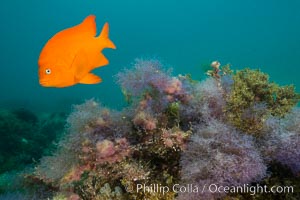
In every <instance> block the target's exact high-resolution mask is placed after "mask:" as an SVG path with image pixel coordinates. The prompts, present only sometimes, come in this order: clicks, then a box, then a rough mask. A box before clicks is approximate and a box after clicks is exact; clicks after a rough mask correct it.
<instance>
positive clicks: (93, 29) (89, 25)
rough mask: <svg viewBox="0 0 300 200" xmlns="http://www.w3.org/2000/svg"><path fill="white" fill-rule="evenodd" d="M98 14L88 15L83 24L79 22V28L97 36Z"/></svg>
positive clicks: (83, 31)
mask: <svg viewBox="0 0 300 200" xmlns="http://www.w3.org/2000/svg"><path fill="white" fill-rule="evenodd" d="M95 19H96V16H95V15H89V16H87V17H86V18H85V19H84V20H83V21H82V23H81V24H79V26H78V28H79V29H80V31H81V32H82V33H88V34H89V35H91V36H93V37H94V36H96V34H97V26H96V22H95Z"/></svg>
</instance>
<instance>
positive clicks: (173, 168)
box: [3, 59, 300, 200]
mask: <svg viewBox="0 0 300 200" xmlns="http://www.w3.org/2000/svg"><path fill="white" fill-rule="evenodd" d="M171 72H172V71H171V70H169V69H165V68H164V66H163V64H162V63H161V62H160V61H158V60H143V59H137V60H136V61H135V63H134V64H133V66H132V68H130V69H125V70H124V71H123V72H120V73H119V74H117V75H116V82H117V83H118V84H119V85H120V87H121V89H122V92H123V93H124V96H125V99H126V101H127V103H128V106H127V107H126V108H124V109H123V110H121V111H117V110H112V109H109V108H107V107H104V106H102V105H101V103H100V102H98V101H96V100H94V99H91V100H87V101H86V102H85V103H83V104H81V105H75V106H74V107H73V112H72V113H71V114H70V115H69V117H68V118H67V125H66V130H65V131H66V132H67V134H66V135H65V136H64V137H63V138H62V139H61V141H60V142H59V143H58V145H57V149H56V150H55V151H53V153H52V154H51V155H48V156H44V157H42V158H41V160H40V162H39V163H38V164H37V165H36V166H35V167H34V169H32V170H31V171H29V172H26V173H24V174H23V176H24V180H23V187H24V188H26V187H28V188H31V191H32V194H33V195H34V196H31V197H30V198H29V196H30V195H29V194H27V195H28V198H29V199H47V198H49V199H53V200H62V199H69V200H79V199H84V200H110V199H114V200H131V199H132V200H144V199H145V200H146V199H147V200H173V199H174V200H175V199H176V200H201V199H205V200H210V199H300V191H299V187H300V109H299V108H298V107H297V103H298V101H299V99H300V96H299V94H297V93H296V92H295V88H294V86H292V85H289V86H279V85H277V84H276V83H273V82H271V81H269V77H268V75H267V74H265V73H263V72H261V71H260V70H253V69H248V68H247V69H243V70H239V71H233V70H231V69H230V66H229V65H225V66H220V65H219V63H214V64H213V65H212V70H209V71H208V72H207V78H206V79H205V80H202V81H196V80H193V79H192V77H191V76H190V75H178V76H173V75H172V73H171ZM257 184H261V185H266V186H267V187H268V188H269V187H272V186H274V185H279V186H280V185H281V186H285V185H292V186H294V190H293V193H279V192H277V193H268V194H264V193H257V194H249V193H242V192H229V193H227V192H225V191H217V192H211V191H210V190H209V189H208V186H210V185H217V186H223V187H225V186H228V187H238V186H242V185H247V186H252V185H253V186H254V185H257ZM205 187H207V188H205ZM32 188H34V189H32ZM9 195H16V196H18V195H19V194H7V197H6V198H7V199H9ZM36 196H39V197H36ZM3 198H4V199H5V197H4V196H3ZM23 198H25V197H23ZM15 199H17V198H15Z"/></svg>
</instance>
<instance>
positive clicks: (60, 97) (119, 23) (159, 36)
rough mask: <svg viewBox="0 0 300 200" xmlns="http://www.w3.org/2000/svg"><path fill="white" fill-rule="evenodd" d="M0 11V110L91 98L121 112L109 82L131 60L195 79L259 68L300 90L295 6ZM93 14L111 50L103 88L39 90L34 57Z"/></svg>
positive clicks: (175, 4)
mask: <svg viewBox="0 0 300 200" xmlns="http://www.w3.org/2000/svg"><path fill="white" fill-rule="evenodd" d="M1 4H2V5H1V7H0V23H1V32H0V36H1V37H0V38H1V39H0V40H1V46H0V48H1V49H0V51H1V54H0V60H1V67H0V74H1V79H0V91H1V95H0V106H1V107H27V108H29V109H32V110H37V111H49V110H68V109H69V108H70V105H71V104H74V103H78V102H82V101H83V100H84V99H89V98H92V97H95V98H97V99H99V100H100V101H101V102H103V104H104V105H107V106H110V107H113V108H120V107H121V106H123V105H124V101H123V97H122V94H121V91H120V89H119V87H118V86H117V85H116V83H115V79H114V78H113V76H114V75H115V74H116V73H118V72H119V71H120V70H121V69H123V68H124V67H130V64H131V63H132V62H133V60H134V59H135V58H137V57H158V58H160V59H161V60H163V61H164V62H165V63H168V64H169V65H170V66H172V67H173V68H174V73H183V74H184V73H190V74H192V76H193V77H194V78H196V79H199V78H200V77H201V76H202V74H203V71H202V70H201V67H200V66H201V65H202V64H203V63H209V62H211V61H213V60H219V61H220V62H221V63H222V64H226V63H231V64H232V66H233V68H235V69H241V68H244V67H251V68H260V69H261V70H262V71H264V72H267V73H269V74H270V76H271V78H272V80H274V81H276V82H278V83H280V84H290V83H293V84H295V85H296V87H297V90H298V91H299V88H300V79H299V73H298V71H299V70H298V68H299V58H300V37H299V35H300V12H299V8H300V1H298V0H290V1H279V0H266V1H260V0H251V1H250V0H248V1H238V0H227V1H225V0H211V1H195V0H193V1H184V2H183V1H177V0H172V1H171V0H165V1H159V0H151V1H150V0H147V1H146V0H145V1H140V0H139V1H138V0H130V1H120V0H119V1H114V0H112V1H101V0H89V1H87V0H64V1H62V0H60V1H58V0H51V1H50V0H44V1H40V0H39V1H38V0H29V1H21V0H13V1H5V2H2V3H1ZM89 14H95V15H96V17H97V18H96V21H97V26H98V32H99V31H100V29H101V27H102V26H103V24H104V23H105V22H106V21H108V22H109V23H110V28H111V29H110V38H111V40H112V41H114V43H115V44H116V46H117V50H111V49H106V50H104V53H105V55H106V56H107V57H108V59H109V61H110V64H109V65H108V66H105V67H102V68H98V69H96V70H95V71H94V72H95V73H96V74H98V75H100V76H101V77H102V79H103V83H101V84H97V85H76V86H73V87H69V88H62V89H57V88H43V87H41V86H40V85H39V83H38V76H37V60H38V56H39V53H40V51H41V49H42V47H43V46H44V44H45V43H46V41H47V40H48V39H49V38H51V37H52V36H53V35H54V34H55V33H57V32H58V31H60V30H63V29H65V28H67V27H71V26H74V25H76V24H78V23H80V22H81V21H82V20H83V19H84V18H85V17H86V16H87V15H89Z"/></svg>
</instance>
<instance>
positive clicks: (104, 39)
mask: <svg viewBox="0 0 300 200" xmlns="http://www.w3.org/2000/svg"><path fill="white" fill-rule="evenodd" d="M108 34H109V25H108V23H107V22H106V23H105V24H104V26H103V28H102V31H101V33H100V36H99V37H98V38H99V39H100V40H101V45H103V47H104V48H111V49H116V46H115V44H114V43H113V42H112V41H111V40H110V39H109V37H108Z"/></svg>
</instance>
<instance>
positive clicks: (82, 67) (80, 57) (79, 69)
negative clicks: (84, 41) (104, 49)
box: [71, 49, 91, 80]
mask: <svg viewBox="0 0 300 200" xmlns="http://www.w3.org/2000/svg"><path fill="white" fill-rule="evenodd" d="M71 69H73V70H74V72H75V79H76V80H81V79H82V78H83V77H84V76H85V75H86V74H88V73H89V72H90V71H91V67H90V63H89V60H88V56H87V54H86V52H85V51H84V50H83V49H80V50H79V51H78V52H77V54H76V56H75V58H74V60H73V63H72V65H71Z"/></svg>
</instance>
